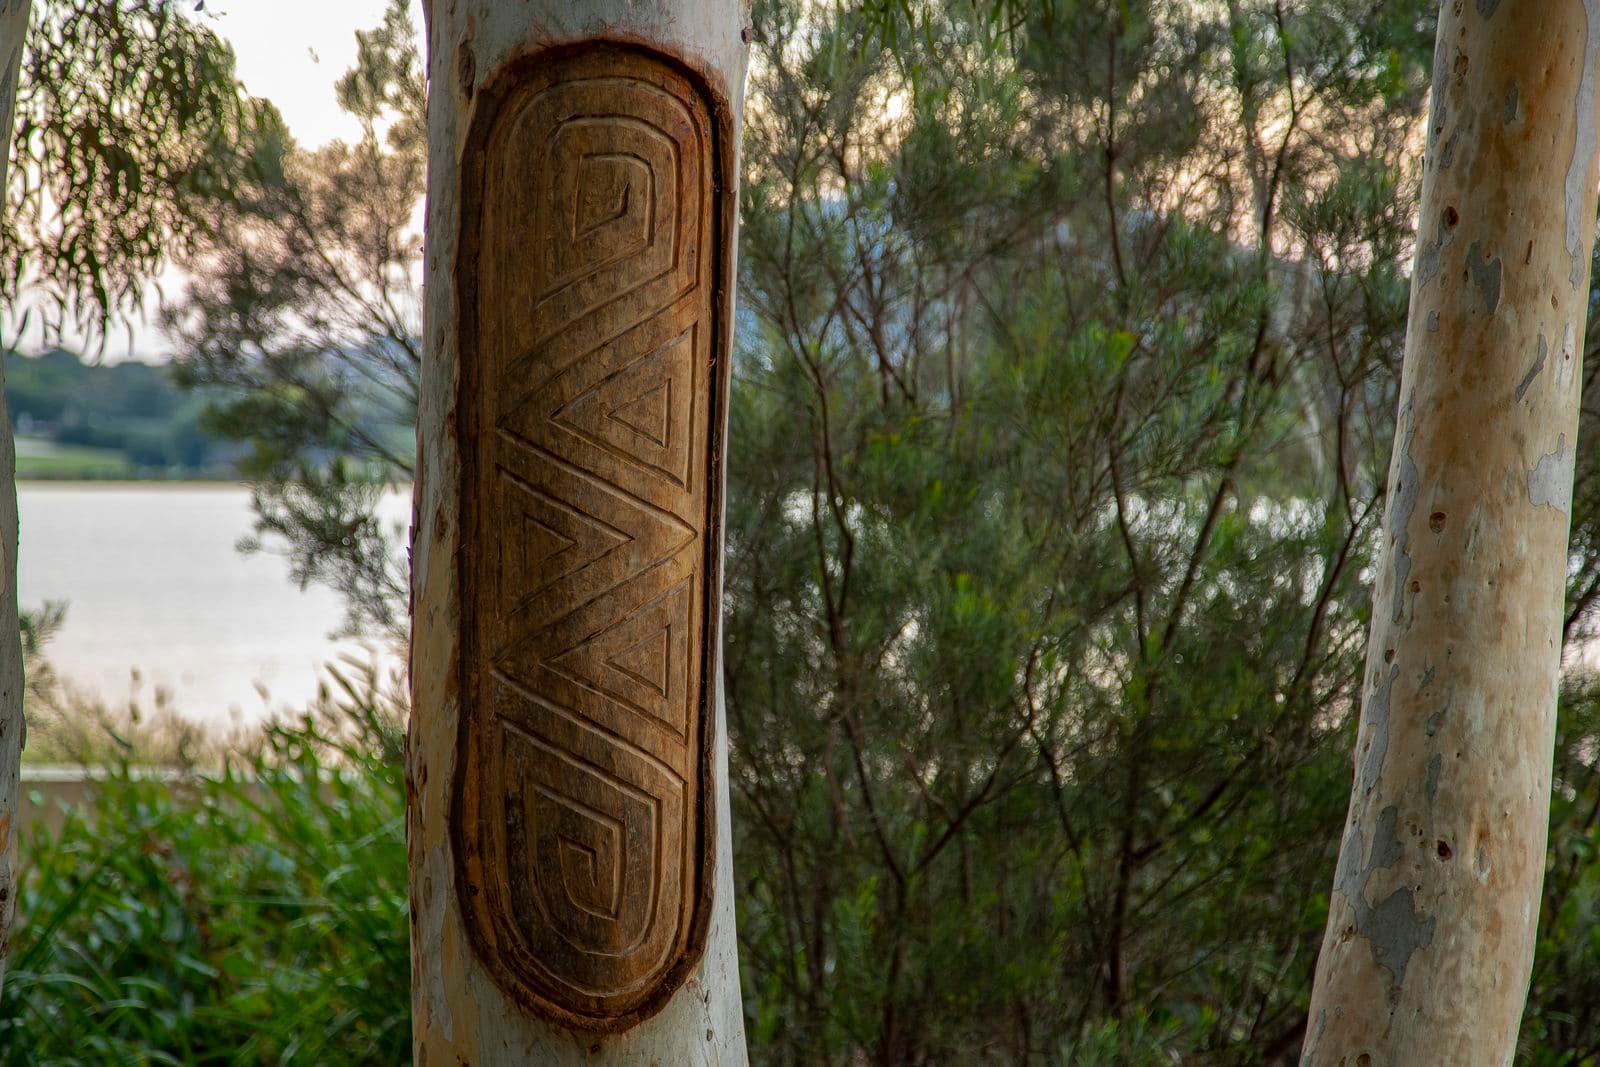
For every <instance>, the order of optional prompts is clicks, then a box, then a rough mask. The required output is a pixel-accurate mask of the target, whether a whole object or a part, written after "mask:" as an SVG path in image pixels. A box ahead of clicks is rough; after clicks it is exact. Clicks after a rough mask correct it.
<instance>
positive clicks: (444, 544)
mask: <svg viewBox="0 0 1600 1067" xmlns="http://www.w3.org/2000/svg"><path fill="white" fill-rule="evenodd" d="M746 10H747V9H746V8H745V7H744V5H743V4H742V3H741V2H740V0H667V2H663V3H652V4H648V5H641V4H637V3H633V2H630V0H432V2H431V3H429V4H428V5H427V11H426V13H427V16H428V72H429V94H428V130H429V165H428V204H427V251H426V292H427V297H426V300H427V305H426V327H425V358H424V364H423V372H422V390H421V404H420V410H419V430H418V464H417V471H418V478H417V484H416V497H415V513H414V523H413V539H414V540H413V555H412V597H413V619H412V692H413V718H412V726H411V734H410V746H409V757H408V784H409V798H410V804H409V807H410V811H409V822H408V829H409V837H408V842H409V849H410V852H411V898H412V899H411V908H412V945H413V949H412V969H413V974H412V993H413V1005H414V1034H415V1044H416V1062H417V1063H418V1064H419V1065H427V1064H433V1065H454V1064H457V1063H470V1064H473V1065H474V1067H492V1065H497V1064H540V1065H549V1067H562V1065H569V1064H570V1065H574V1067H576V1065H579V1064H584V1065H595V1064H606V1065H615V1067H622V1065H628V1067H666V1065H671V1067H697V1065H713V1064H722V1065H737V1064H744V1063H745V1062H746V1057H745V1049H744V1024H743V1008H742V1004H741V1000H740V994H739V968H738V951H737V943H736V940H735V930H734V908H733V859H732V835H731V832H730V827H729V810H728V799H727V798H728V787H727V781H728V771H727V732H726V721H725V714H724V711H723V697H722V684H721V673H720V670H719V671H718V672H717V673H716V695H715V715H716V759H715V777H716V805H717V810H716V851H717V858H716V873H715V887H714V893H715V900H714V905H713V909H712V916H711V923H710V928H709V934H708V939H707V944H706V949H705V953H704V956H703V958H702V960H701V963H700V965H699V966H698V968H697V970H696V971H695V973H694V974H693V975H692V976H691V977H690V978H689V979H688V980H687V981H686V982H685V984H684V985H683V986H682V987H681V988H679V989H678V991H677V993H676V994H675V995H674V996H673V998H672V999H671V1001H670V1002H668V1003H667V1005H666V1006H665V1007H664V1008H663V1009H662V1010H661V1011H660V1012H659V1014H656V1015H654V1016H652V1017H651V1018H649V1019H646V1020H645V1021H643V1022H642V1023H639V1024H638V1025H637V1026H635V1027H633V1028H632V1029H629V1030H627V1031H625V1032H623V1033H620V1034H598V1033H590V1032H582V1031H572V1030H566V1029H563V1028H560V1027H556V1026H552V1025H548V1024H546V1023H543V1022H540V1021H539V1020H537V1019H535V1018H532V1017H531V1016H530V1015H529V1014H527V1013H526V1012H524V1011H523V1010H522V1009H521V1008H520V1007H519V1006H518V1005H517V1004H516V1003H514V1002H513V1001H512V1000H511V999H510V998H508V997H507V996H506V995H505V993H504V992H503V991H502V990H501V989H500V988H499V986H497V984H496V983H495V981H494V980H493V979H492V978H491V976H490V974H489V973H488V972H487V971H486V970H485V969H484V968H483V967H482V965H481V963H480V962H479V961H478V959H477V958H476V957H475V955H474V952H473V949H472V947H471V945H470V943H469V941H468V936H467V930H466V928H465V926H464V923H463V916H462V913H461V911H460V908H459V907H458V905H457V902H456V900H455V898H454V892H455V885H454V882H455V879H454V871H453V867H452V855H451V834H450V822H449V820H450V811H449V809H450V800H451V795H452V794H451V789H452V783H453V776H454V774H455V770H456V768H455V760H456V757H457V744H456V741H457V730H458V725H459V721H460V720H459V715H460V705H459V701H458V696H457V691H456V684H455V672H456V670H457V666H456V656H457V652H458V641H459V630H460V611H461V600H460V589H459V587H458V577H457V575H458V571H457V567H456V553H457V551H458V541H457V538H458V533H459V529H458V524H457V522H456V515H455V511H456V505H455V501H456V499H457V495H458V493H459V486H460V478H461V454H460V448H459V442H458V441H457V439H456V437H455V425H456V414H455V411H454V405H455V403H456V395H457V380H458V379H457V375H458V371H459V368H458V349H457V341H458V336H459V329H460V309H459V308H458V306H457V293H456V288H455V283H454V278H455V275H454V271H455V269H456V259H457V253H458V242H459V239H460V236H461V235H460V234H459V232H458V227H459V220H460V218H461V198H462V184H461V183H462V163H463V158H462V157H463V151H464V147H465V144H466V139H467V133H468V130H469V128H470V126H471V122H472V119H473V114H474V106H475V104H476V102H477V101H478V100H479V99H481V94H480V92H479V90H480V89H481V88H482V86H483V85H484V84H485V83H486V82H487V81H488V80H489V79H491V78H492V77H494V75H495V74H496V73H497V72H498V71H500V70H501V69H502V68H503V67H504V65H505V64H507V63H508V62H509V61H510V60H512V59H513V58H515V57H517V56H522V55H527V54H529V53H531V52H534V51H537V50H538V49H540V48H543V47H547V46H552V45H558V44H569V43H574V42H579V41H583V40H587V39H591V38H596V37H604V38H609V39H613V40H623V41H634V42H641V43H644V44H647V45H649V46H650V47H652V48H653V49H655V50H657V51H660V52H664V53H666V54H669V55H672V56H675V57H677V58H678V59H680V60H681V61H682V62H684V63H685V64H686V65H687V66H688V67H690V68H692V69H693V70H695V71H697V72H698V73H699V75H700V76H701V77H703V78H704V79H705V80H706V81H707V82H708V84H709V85H710V88H711V90H712V91H713V93H715V94H716V95H717V96H718V97H719V98H720V99H722V100H725V101H726V102H727V104H728V107H729V109H730V112H731V115H732V118H733V122H734V127H733V136H732V139H731V142H732V143H731V146H730V148H733V149H736V146H737V144H738V119H739V115H740V109H741V107H742V103H743V90H744V64H745V45H744V41H743V36H742V31H743V29H744V26H745V25H746ZM735 173H737V170H735ZM734 276H736V275H735V274H734V272H733V268H732V264H731V263H730V265H729V270H728V277H730V278H731V277H734ZM719 599H720V598H719ZM719 643H720V627H719ZM720 660H721V653H720V648H719V650H718V662H719V663H720Z"/></svg>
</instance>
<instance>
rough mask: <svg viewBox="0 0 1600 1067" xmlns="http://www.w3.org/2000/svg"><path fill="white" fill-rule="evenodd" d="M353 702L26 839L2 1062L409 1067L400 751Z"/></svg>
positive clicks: (377, 715) (129, 788)
mask: <svg viewBox="0 0 1600 1067" xmlns="http://www.w3.org/2000/svg"><path fill="white" fill-rule="evenodd" d="M343 697H344V699H342V700H339V701H331V700H330V701H325V702H324V704H323V706H322V708H321V709H320V710H319V713H318V714H316V715H314V716H308V717H306V718H305V719H303V720H302V721H301V722H299V723H298V724H294V725H279V726H274V727H272V728H270V729H268V731H267V732H266V734H265V736H264V738H263V740H262V743H261V745H260V751H259V752H258V753H257V754H256V755H255V756H254V757H253V758H252V759H249V760H247V761H244V763H243V765H242V766H233V767H230V768H229V769H228V770H227V771H226V772H225V773H223V774H221V775H220V776H213V777H203V776H197V777H192V778H187V779H185V780H183V781H182V782H180V783H177V784H173V783H169V782H167V781H164V780H159V779H155V778H151V777H148V776H145V775H141V774H138V773H135V772H134V771H133V770H131V769H130V768H129V766H127V765H126V764H124V765H122V766H121V767H120V768H118V769H116V770H114V771H113V772H111V773H110V775H109V777H108V778H107V779H106V781H105V783H104V784H103V785H102V786H101V788H99V789H98V790H97V792H96V799H95V802H94V804H93V805H92V806H91V807H90V808H89V809H88V810H85V811H73V812H70V813H69V814H68V815H67V817H66V821H65V825H64V826H63V827H62V829H61V830H60V832H59V833H55V834H50V833H29V834H25V836H24V838H23V875H22V878H21V883H20V889H19V895H18V900H17V911H18V920H19V921H18V926H17V927H16V929H15V930H14V932H13V938H12V944H11V966H10V971H9V973H8V974H7V975H6V981H5V990H4V996H3V999H0V1064H3V1065H5V1067H22V1065H32V1064H60V1065H68V1064H83V1065H85V1067H90V1065H93V1067H103V1065H106V1064H163V1063H165V1064H263V1063H307V1064H311V1063H316V1064H367V1063H373V1064H376V1063H386V1064H395V1063H404V1062H407V1061H408V1059H409V1057H410V1040H411V1034H410V995H409V992H408V989H409V980H410V973H411V969H410V962H409V961H410V953H409V947H408V943H407V937H408V932H407V922H406V851H405V821H404V801H405V798H404V787H403V782H402V771H401V768H400V763H399V760H398V759H397V758H396V757H397V755H398V748H397V746H398V736H399V735H398V734H397V732H396V730H395V720H394V718H393V716H392V715H389V714H388V713H387V712H386V711H385V708H384V704H383V703H382V701H380V700H379V699H378V698H376V697H375V696H374V695H373V694H372V693H370V692H369V693H361V692H360V689H359V687H356V686H352V687H350V688H349V690H348V691H347V692H346V693H345V694H344V695H343Z"/></svg>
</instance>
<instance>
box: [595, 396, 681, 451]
mask: <svg viewBox="0 0 1600 1067" xmlns="http://www.w3.org/2000/svg"><path fill="white" fill-rule="evenodd" d="M671 407H672V382H671V381H670V380H669V381H665V382H662V383H661V384H660V385H658V386H656V387H655V388H654V389H652V390H650V391H649V392H648V393H646V394H644V395H643V396H641V397H639V398H638V399H637V400H630V401H628V402H627V403H626V404H623V405H621V406H620V407H617V408H614V409H612V410H611V411H608V412H606V418H608V419H611V420H613V421H615V422H620V423H622V425H624V426H626V427H627V428H628V429H630V430H632V431H633V432H634V433H636V434H638V435H639V436H641V437H644V438H646V439H647V440H649V441H650V442H651V443H652V444H654V445H656V446H657V447H660V448H666V447H667V446H668V445H669V444H670V443H671V441H672V418H671V414H672V413H671Z"/></svg>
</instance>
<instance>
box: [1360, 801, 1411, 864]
mask: <svg viewBox="0 0 1600 1067" xmlns="http://www.w3.org/2000/svg"><path fill="white" fill-rule="evenodd" d="M1399 822H1400V809H1399V808H1398V807H1397V806H1395V805H1393V804H1390V805H1389V806H1388V807H1387V808H1384V809H1383V811H1381V812H1379V813H1378V832H1377V834H1376V835H1375V836H1374V837H1373V839H1372V856H1371V858H1370V859H1369V860H1368V861H1367V870H1368V871H1369V872H1371V871H1375V870H1379V869H1381V868H1386V867H1393V866H1394V864H1395V861H1396V860H1398V859H1399V858H1400V857H1401V856H1402V855H1404V849H1402V848H1401V846H1400V833H1399V831H1398V830H1397V829H1396V827H1397V826H1398V825H1399Z"/></svg>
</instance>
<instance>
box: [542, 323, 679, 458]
mask: <svg viewBox="0 0 1600 1067" xmlns="http://www.w3.org/2000/svg"><path fill="white" fill-rule="evenodd" d="M693 395H694V331H693V330H689V331H687V332H685V333H682V334H679V335H678V336H677V337H676V338H674V339H673V340H671V341H669V342H667V343H666V344H665V345H663V346H662V347H660V348H658V349H656V350H655V351H654V352H651V353H650V354H649V355H647V356H645V357H644V358H643V359H641V360H639V361H637V362H635V363H632V364H630V365H629V366H627V367H624V368H623V369H622V370H620V371H618V372H617V373H615V374H612V375H611V376H609V377H607V378H604V379H602V380H601V381H599V382H596V383H595V384H594V385H592V386H590V387H589V388H588V389H587V390H585V391H584V392H582V393H579V394H578V395H577V396H576V397H574V398H573V399H572V400H571V401H569V402H568V403H567V404H565V405H563V406H562V407H561V409H560V410H559V411H557V412H556V413H555V415H554V416H553V418H552V421H553V422H555V423H557V424H558V425H561V426H565V427H567V428H568V429H570V430H572V431H574V432H576V433H577V434H579V435H580V436H582V437H585V438H587V439H588V440H589V441H591V442H593V443H594V444H597V445H599V446H600V447H601V448H604V449H605V450H606V451H608V452H611V453H613V454H614V455H618V456H620V457H622V458H623V459H625V460H628V461H630V462H633V463H636V464H638V465H639V466H642V467H644V468H646V469H648V470H651V471H654V472H655V473H658V474H661V475H664V476H666V477H667V478H669V479H670V480H671V481H672V482H674V483H675V484H677V485H678V486H680V487H683V488H687V487H688V482H689V451H690V444H691V442H690V440H689V437H690V432H689V426H690V416H691V411H690V407H689V405H690V400H691V398H692V397H693Z"/></svg>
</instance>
